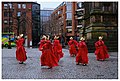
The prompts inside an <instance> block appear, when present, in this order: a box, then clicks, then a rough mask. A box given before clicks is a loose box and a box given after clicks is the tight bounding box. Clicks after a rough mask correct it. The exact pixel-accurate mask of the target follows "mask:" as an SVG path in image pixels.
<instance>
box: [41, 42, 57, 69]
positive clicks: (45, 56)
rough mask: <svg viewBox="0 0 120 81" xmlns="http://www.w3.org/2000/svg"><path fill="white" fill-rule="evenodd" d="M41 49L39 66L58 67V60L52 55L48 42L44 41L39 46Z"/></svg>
mask: <svg viewBox="0 0 120 81" xmlns="http://www.w3.org/2000/svg"><path fill="white" fill-rule="evenodd" d="M40 47H41V48H43V49H42V55H41V58H40V59H41V65H42V66H49V67H55V66H58V60H57V58H56V56H55V55H54V53H53V49H52V44H51V43H50V41H48V40H47V41H44V44H43V45H42V46H40Z"/></svg>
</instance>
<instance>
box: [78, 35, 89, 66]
mask: <svg viewBox="0 0 120 81" xmlns="http://www.w3.org/2000/svg"><path fill="white" fill-rule="evenodd" d="M79 63H81V64H82V65H83V66H85V65H87V64H88V49H87V45H86V43H85V38H84V37H81V39H80V42H79V43H78V53H77V56H76V65H79Z"/></svg>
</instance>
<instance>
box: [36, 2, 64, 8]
mask: <svg viewBox="0 0 120 81" xmlns="http://www.w3.org/2000/svg"><path fill="white" fill-rule="evenodd" d="M37 3H39V4H40V5H41V9H46V8H50V9H55V8H56V7H58V6H59V5H60V4H61V3H62V2H40V1H37Z"/></svg>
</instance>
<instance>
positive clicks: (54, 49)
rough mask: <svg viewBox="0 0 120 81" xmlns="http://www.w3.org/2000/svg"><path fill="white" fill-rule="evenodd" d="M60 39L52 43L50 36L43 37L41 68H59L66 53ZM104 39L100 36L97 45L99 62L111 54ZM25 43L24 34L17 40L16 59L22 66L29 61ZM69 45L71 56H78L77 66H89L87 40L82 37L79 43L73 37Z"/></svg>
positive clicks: (41, 43) (56, 37)
mask: <svg viewBox="0 0 120 81" xmlns="http://www.w3.org/2000/svg"><path fill="white" fill-rule="evenodd" d="M58 38H59V36H55V37H54V41H53V43H51V41H50V40H49V36H46V35H43V37H42V39H41V41H40V43H39V44H40V46H39V51H41V52H42V55H41V56H40V63H41V66H48V69H51V68H52V67H55V66H58V63H59V60H60V59H61V58H62V57H63V56H64V53H63V52H62V45H61V44H60V41H59V40H58ZM102 38H103V37H102V36H100V37H99V41H97V42H96V43H95V48H96V50H95V55H96V59H97V60H102V61H103V60H105V59H106V58H109V54H108V51H107V47H106V46H105V44H104V41H103V40H102ZM24 41H25V40H24V38H23V34H20V35H19V36H18V37H17V40H16V45H17V48H16V59H17V60H18V61H19V63H20V64H23V62H25V61H26V60H27V55H26V51H25V48H24V46H23V44H24ZM68 45H69V52H70V56H76V65H79V64H82V65H84V66H85V65H87V64H88V49H87V45H86V43H85V38H84V37H81V38H80V41H79V42H77V41H76V40H74V39H73V38H72V37H70V41H69V42H68Z"/></svg>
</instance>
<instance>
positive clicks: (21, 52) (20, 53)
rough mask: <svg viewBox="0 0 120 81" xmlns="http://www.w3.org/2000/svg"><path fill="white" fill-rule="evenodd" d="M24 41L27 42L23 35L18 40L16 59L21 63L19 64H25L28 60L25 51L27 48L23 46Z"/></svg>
mask: <svg viewBox="0 0 120 81" xmlns="http://www.w3.org/2000/svg"><path fill="white" fill-rule="evenodd" d="M24 41H25V40H24V38H23V34H21V35H20V36H18V37H17V40H16V45H17V49H16V59H17V60H18V61H19V64H23V63H24V62H25V61H26V60H27V55H26V51H25V48H24V46H23V44H24Z"/></svg>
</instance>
